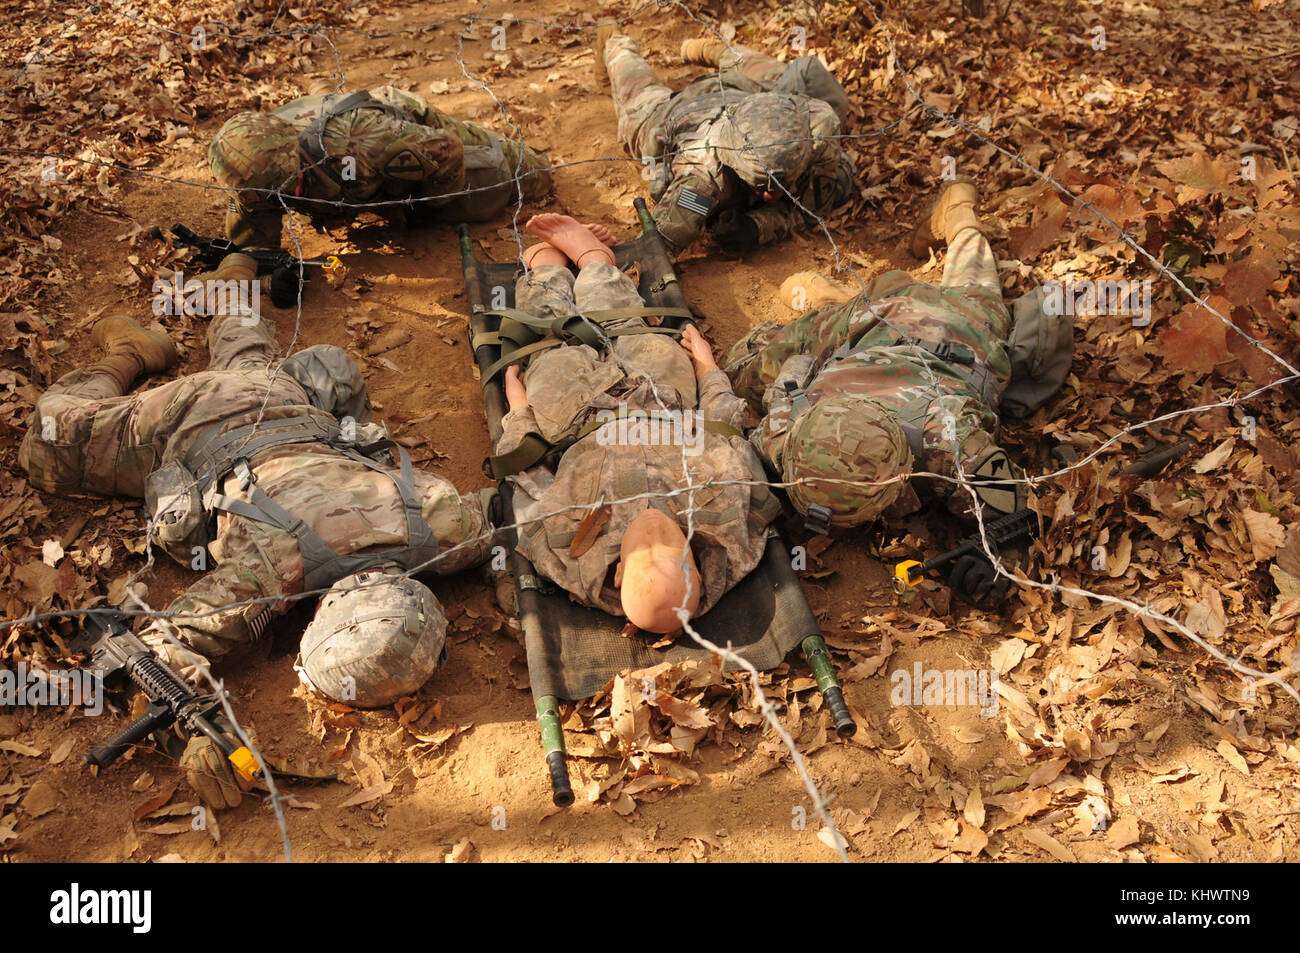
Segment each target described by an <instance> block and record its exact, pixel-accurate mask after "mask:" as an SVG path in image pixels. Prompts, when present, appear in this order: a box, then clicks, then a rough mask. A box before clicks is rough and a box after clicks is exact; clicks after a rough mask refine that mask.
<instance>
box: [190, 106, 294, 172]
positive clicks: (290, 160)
mask: <svg viewBox="0 0 1300 953" xmlns="http://www.w3.org/2000/svg"><path fill="white" fill-rule="evenodd" d="M208 165H209V166H211V168H212V175H213V177H214V178H216V180H217V182H218V183H220V184H221V185H223V186H225V187H226V188H230V189H265V190H268V191H277V190H281V189H287V188H288V187H289V184H290V183H291V182H292V180H293V178H294V176H296V175H297V174H298V172H299V170H300V166H301V163H299V161H298V134H297V132H295V131H294V128H293V126H291V125H290V124H289V123H287V122H285V121H284V120H283V119H281V118H280V117H279V116H274V115H272V114H270V113H262V112H242V113H236V114H235V115H234V116H232V117H230V119H228V120H227V121H226V124H225V125H223V126H222V127H221V128H220V129H219V130H217V134H216V135H215V136H213V137H212V144H211V145H210V146H209V147H208Z"/></svg>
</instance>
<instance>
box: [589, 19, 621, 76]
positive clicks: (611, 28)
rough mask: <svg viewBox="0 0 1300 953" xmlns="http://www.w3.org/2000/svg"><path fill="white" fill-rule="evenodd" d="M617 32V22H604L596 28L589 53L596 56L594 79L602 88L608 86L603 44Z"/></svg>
mask: <svg viewBox="0 0 1300 953" xmlns="http://www.w3.org/2000/svg"><path fill="white" fill-rule="evenodd" d="M617 32H618V22H617V21H615V20H606V21H605V22H603V23H601V24H600V25H599V26H598V27H596V42H595V43H593V44H592V46H591V51H592V52H593V53H595V54H596V79H597V81H598V82H599V83H600V84H601V85H602V86H608V85H609V71H608V70H606V69H605V44H606V43H608V42H609V38H610V37H611V36H613V35H614V34H615V33H617Z"/></svg>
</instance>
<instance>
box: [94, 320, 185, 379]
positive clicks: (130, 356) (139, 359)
mask: <svg viewBox="0 0 1300 953" xmlns="http://www.w3.org/2000/svg"><path fill="white" fill-rule="evenodd" d="M90 339H91V340H92V341H94V342H95V344H96V345H98V346H99V347H101V348H103V349H104V360H102V361H100V362H99V363H98V364H97V365H95V366H96V367H99V368H102V369H103V370H105V371H107V372H108V373H109V374H111V375H112V376H113V377H114V378H115V379H116V380H117V382H118V383H119V384H121V385H122V393H124V394H125V393H126V392H127V391H129V390H130V389H131V385H132V384H134V383H135V379H136V378H137V377H139V376H140V375H141V374H157V373H158V372H159V371H165V370H167V368H169V367H171V366H172V365H173V364H175V363H176V347H175V345H173V344H172V342H171V338H169V337H168V336H167V332H165V331H163V330H162V329H161V328H144V327H141V326H140V325H139V324H137V323H136V322H135V321H133V320H131V319H130V318H129V317H127V316H126V315H125V314H110V315H109V316H108V317H106V318H101V319H100V320H99V321H97V322H96V323H95V327H94V329H93V330H91V332H90Z"/></svg>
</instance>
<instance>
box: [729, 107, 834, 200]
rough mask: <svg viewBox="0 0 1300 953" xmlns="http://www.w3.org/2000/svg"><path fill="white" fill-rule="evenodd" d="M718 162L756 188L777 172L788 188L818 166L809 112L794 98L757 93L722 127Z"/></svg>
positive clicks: (731, 109) (734, 109) (766, 184)
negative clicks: (813, 148)
mask: <svg viewBox="0 0 1300 953" xmlns="http://www.w3.org/2000/svg"><path fill="white" fill-rule="evenodd" d="M717 143H718V147H719V152H718V158H719V159H720V160H721V162H722V163H723V164H724V165H726V166H729V167H730V168H731V169H733V170H734V171H735V173H736V174H737V175H739V176H740V177H741V178H742V179H744V180H745V182H746V183H747V184H748V185H750V186H752V187H753V188H756V189H766V188H770V186H769V176H771V175H773V174H775V175H777V176H779V177H780V178H781V180H782V181H783V182H784V183H785V184H786V186H787V187H789V186H791V185H792V184H793V183H794V180H795V179H797V178H799V176H801V175H803V173H804V172H806V171H807V169H808V166H809V165H810V164H811V163H812V132H811V130H810V128H809V126H808V110H807V109H806V108H804V107H802V106H801V105H800V104H799V102H798V101H797V100H796V99H795V98H793V97H791V96H788V95H783V94H780V93H755V94H754V95H752V96H749V97H747V98H745V99H744V100H742V101H741V102H740V103H738V104H737V105H735V106H731V107H728V109H727V116H725V117H724V118H723V119H722V120H721V122H720V124H719V132H718V137H717Z"/></svg>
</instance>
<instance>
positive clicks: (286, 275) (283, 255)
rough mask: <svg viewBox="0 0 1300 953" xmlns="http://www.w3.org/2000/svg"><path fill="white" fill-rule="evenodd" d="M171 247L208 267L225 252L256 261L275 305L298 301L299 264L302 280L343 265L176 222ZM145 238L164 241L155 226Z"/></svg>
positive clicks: (332, 257)
mask: <svg viewBox="0 0 1300 953" xmlns="http://www.w3.org/2000/svg"><path fill="white" fill-rule="evenodd" d="M171 232H172V236H173V238H172V247H173V248H193V249H194V251H195V253H196V257H197V258H198V259H199V261H201V262H202V263H203V264H204V265H205V266H207V267H208V268H216V267H217V266H218V265H220V264H221V260H222V259H223V258H225V257H226V256H227V255H235V254H239V255H247V256H248V257H249V258H251V259H253V261H255V262H257V273H258V274H259V275H266V274H269V275H270V276H271V281H270V288H269V291H270V294H271V303H272V304H274V305H275V306H276V307H277V308H288V307H291V306H292V305H294V304H295V303H296V302H297V300H298V273H299V266H301V271H302V279H303V281H308V280H310V279H311V271H310V270H309V269H312V268H319V269H320V270H321V271H323V272H325V273H326V274H327V275H332V274H334V273H335V272H337V271H339V270H341V269H342V268H343V262H341V261H339V258H338V256H337V255H330V256H329V257H327V258H326V259H325V260H323V261H321V260H316V259H302V258H297V257H295V256H293V255H290V254H289V253H288V252H284V251H273V250H271V249H265V248H243V247H241V246H239V245H236V244H235V243H234V242H232V241H231V240H230V239H228V238H205V237H204V236H202V235H199V234H198V233H196V232H194V231H193V230H192V229H189V228H186V227H185V226H184V225H182V224H180V223H179V222H177V223H176V224H175V225H173V226H172V228H171ZM149 237H150V238H155V239H157V240H158V241H164V240H165V237H164V235H163V233H162V229H161V228H159V227H158V226H157V225H155V226H154V227H153V228H151V229H149Z"/></svg>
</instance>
